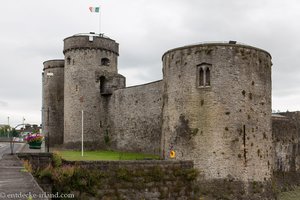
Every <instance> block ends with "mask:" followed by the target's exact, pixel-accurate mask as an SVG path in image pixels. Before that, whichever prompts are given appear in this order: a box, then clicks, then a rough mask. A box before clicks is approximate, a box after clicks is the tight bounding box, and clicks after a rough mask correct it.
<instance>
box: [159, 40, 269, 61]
mask: <svg viewBox="0 0 300 200" xmlns="http://www.w3.org/2000/svg"><path fill="white" fill-rule="evenodd" d="M218 46H219V47H222V46H223V47H227V48H228V47H229V48H230V47H237V48H246V49H253V50H256V51H261V52H264V53H266V54H267V55H268V56H269V57H270V58H272V56H271V54H270V53H269V52H267V51H265V50H263V49H260V48H257V47H253V46H250V45H247V44H243V43H238V42H236V41H229V42H203V43H196V44H191V45H186V46H182V47H177V48H174V49H170V50H168V51H167V52H165V53H164V54H163V56H162V60H163V58H164V56H165V55H167V54H169V53H171V52H174V51H178V50H184V49H190V48H212V47H218Z"/></svg>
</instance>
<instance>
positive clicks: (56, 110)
mask: <svg viewBox="0 0 300 200" xmlns="http://www.w3.org/2000/svg"><path fill="white" fill-rule="evenodd" d="M64 62H65V61H64V60H48V61H45V62H44V63H43V65H44V69H43V107H42V112H43V116H42V117H43V122H42V125H43V133H44V135H45V136H46V137H47V138H48V140H49V145H50V147H53V146H55V145H59V144H62V143H63V134H64V124H63V121H64Z"/></svg>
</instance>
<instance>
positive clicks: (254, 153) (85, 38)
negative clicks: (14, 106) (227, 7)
mask: <svg viewBox="0 0 300 200" xmlns="http://www.w3.org/2000/svg"><path fill="white" fill-rule="evenodd" d="M63 53H64V56H65V59H64V61H62V60H56V61H53V60H52V61H51V60H50V61H46V62H45V63H44V78H43V111H44V112H43V128H44V132H45V134H47V132H49V135H50V144H51V146H54V145H57V144H63V145H65V146H66V147H69V148H78V147H79V145H80V141H81V128H82V125H81V123H82V116H81V111H82V110H83V118H84V120H83V121H84V124H83V127H84V141H85V143H86V144H88V145H86V147H87V148H89V147H93V148H94V147H95V148H105V147H106V146H109V147H110V149H115V150H120V151H135V152H136V151H139V152H144V153H152V154H158V155H161V157H163V158H164V159H170V156H169V155H170V152H171V151H174V152H175V153H176V157H175V158H174V159H178V160H193V161H194V164H195V167H196V168H198V169H200V170H201V171H202V172H203V174H204V179H205V180H212V181H213V180H228V179H230V180H234V182H235V183H237V185H239V186H241V187H243V188H242V189H243V190H245V191H248V188H247V187H248V186H249V184H250V183H251V182H252V183H253V182H259V183H262V184H263V185H268V184H269V183H270V179H271V177H272V169H273V159H274V157H273V151H274V150H273V146H272V132H271V65H272V63H271V56H270V54H269V53H268V52H266V51H264V50H261V49H258V48H255V47H251V46H248V45H241V44H236V43H232V42H231V43H209V44H199V45H191V46H185V47H180V48H176V49H172V50H169V51H167V52H166V53H165V54H164V55H163V57H162V61H163V80H159V81H155V82H152V83H147V84H143V85H138V86H132V87H125V77H124V76H122V75H120V74H118V65H117V63H118V62H117V59H118V55H119V50H118V43H116V42H115V41H114V40H112V39H109V38H106V37H103V35H96V34H79V35H74V36H71V37H68V38H66V39H65V40H64V50H63ZM47 74H48V75H50V76H47ZM51 81H52V82H51ZM62 91H63V93H62ZM61 96H63V98H61ZM48 108H50V109H48ZM48 110H49V112H48ZM62 116H63V117H62ZM51 123H53V126H51ZM54 138H59V139H57V140H55V139H54ZM51 141H52V142H51ZM239 183H244V184H239Z"/></svg>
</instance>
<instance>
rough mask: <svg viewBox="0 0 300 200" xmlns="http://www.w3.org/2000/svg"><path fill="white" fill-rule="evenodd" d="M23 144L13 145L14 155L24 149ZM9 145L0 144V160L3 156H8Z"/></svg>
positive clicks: (7, 143)
mask: <svg viewBox="0 0 300 200" xmlns="http://www.w3.org/2000/svg"><path fill="white" fill-rule="evenodd" d="M24 145H25V143H15V144H14V153H16V152H19V151H21V150H22V148H23V147H24ZM10 153H11V149H10V143H9V142H0V159H1V158H2V156H3V155H4V154H10Z"/></svg>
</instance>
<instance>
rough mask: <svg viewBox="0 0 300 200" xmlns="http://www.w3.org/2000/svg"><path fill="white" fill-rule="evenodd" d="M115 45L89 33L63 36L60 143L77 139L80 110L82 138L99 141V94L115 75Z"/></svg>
mask: <svg viewBox="0 0 300 200" xmlns="http://www.w3.org/2000/svg"><path fill="white" fill-rule="evenodd" d="M118 48H119V47H118V43H116V42H115V41H114V40H112V39H109V38H106V37H103V36H102V35H96V34H92V33H91V34H79V35H74V36H71V37H68V38H66V39H64V55H65V90H64V95H65V96H64V98H65V99H64V100H65V107H64V132H65V134H64V143H66V144H69V146H70V147H71V146H72V145H71V144H73V145H75V146H74V147H76V146H77V145H76V143H77V144H78V143H79V142H80V141H81V129H82V125H81V124H82V115H81V111H83V129H84V141H85V142H94V143H100V142H102V141H103V135H102V134H103V132H102V131H100V130H101V127H102V123H103V122H102V121H101V119H102V118H103V117H102V116H101V115H105V113H104V111H103V110H101V109H102V97H103V96H105V95H109V94H111V92H112V91H111V90H110V88H109V87H108V84H106V83H107V80H108V79H109V77H110V76H112V75H115V74H117V58H118V54H119V49H118Z"/></svg>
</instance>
